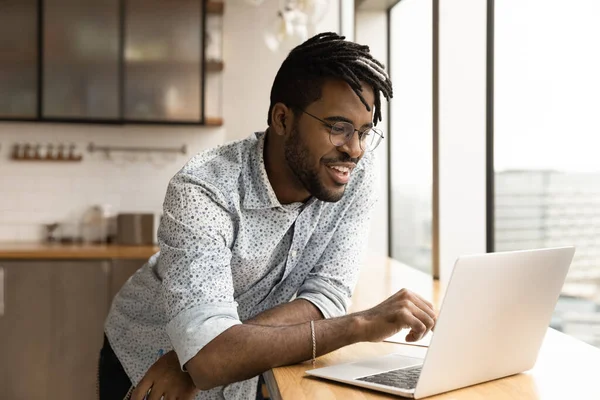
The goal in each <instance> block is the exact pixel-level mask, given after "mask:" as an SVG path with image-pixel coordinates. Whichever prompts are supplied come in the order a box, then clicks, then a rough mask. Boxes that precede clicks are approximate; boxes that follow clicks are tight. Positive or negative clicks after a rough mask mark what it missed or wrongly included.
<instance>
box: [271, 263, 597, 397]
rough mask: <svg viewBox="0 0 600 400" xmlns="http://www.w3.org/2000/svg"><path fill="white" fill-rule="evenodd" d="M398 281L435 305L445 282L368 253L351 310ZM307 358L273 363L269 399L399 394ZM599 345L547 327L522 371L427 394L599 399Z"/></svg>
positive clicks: (366, 352) (344, 355) (378, 351)
mask: <svg viewBox="0 0 600 400" xmlns="http://www.w3.org/2000/svg"><path fill="white" fill-rule="evenodd" d="M402 287H407V288H410V289H411V290H413V291H415V292H417V293H419V294H421V295H422V296H424V297H426V298H428V299H430V300H432V302H433V304H434V306H435V307H439V306H440V304H441V301H442V298H443V295H444V291H445V288H444V287H443V285H442V284H440V283H439V282H437V281H434V280H433V279H431V276H429V275H426V274H424V273H422V272H420V271H417V270H415V269H412V268H410V267H407V266H405V265H403V264H401V263H399V262H397V261H394V260H391V259H386V258H376V257H371V258H370V259H369V260H368V262H367V263H365V266H364V267H363V269H362V271H361V276H360V279H359V281H358V285H357V286H356V290H355V292H354V296H353V298H352V307H351V308H350V311H351V312H354V311H360V310H364V309H366V308H369V307H372V306H374V305H376V304H378V303H379V302H381V301H382V300H384V299H386V298H387V297H388V296H390V295H391V294H393V293H395V292H396V291H397V290H399V289H400V288H402ZM425 352H426V348H424V347H417V346H408V345H403V344H397V343H389V342H383V343H357V344H353V345H351V346H347V347H343V348H341V349H339V350H336V351H334V352H332V353H329V354H326V355H324V356H321V357H319V358H317V363H316V367H317V368H320V367H326V366H330V365H334V364H339V363H344V362H351V361H358V360H364V359H366V358H370V357H374V356H378V355H384V354H389V353H402V354H405V355H411V356H416V357H423V356H424V355H425ZM311 368H312V366H311V364H310V362H306V363H301V364H296V365H290V366H285V367H280V368H275V369H273V370H271V371H267V372H266V373H265V374H264V377H265V379H266V381H267V385H268V386H269V391H270V393H271V398H272V399H273V400H287V399H292V400H309V399H319V400H337V399H343V400H351V399H356V400H367V399H390V400H391V399H402V398H401V397H398V396H393V395H390V394H386V393H383V392H376V391H373V390H369V389H363V388H359V387H357V386H351V385H344V384H341V383H340V384H338V383H335V382H332V381H327V380H324V379H318V378H312V377H309V376H308V375H307V374H306V373H305V371H306V370H308V369H311ZM598 371H600V349H597V348H595V347H592V346H590V345H588V344H586V343H583V342H581V341H579V340H577V339H574V338H572V337H570V336H567V335H565V334H563V333H560V332H557V331H555V330H553V329H548V332H547V334H546V337H545V339H544V342H543V344H542V348H541V350H540V353H539V356H538V359H537V363H536V365H535V367H534V368H533V369H531V370H530V371H527V372H525V373H521V374H517V375H514V376H510V377H507V378H504V379H498V380H495V381H491V382H487V383H482V384H479V385H475V386H471V387H467V388H463V389H459V390H455V391H452V392H448V393H444V394H440V395H437V396H433V397H429V398H428V399H432V400H433V399H436V400H437V399H439V400H442V399H444V400H491V399H519V400H525V399H531V400H545V399H600V384H598V376H600V375H599V372H598Z"/></svg>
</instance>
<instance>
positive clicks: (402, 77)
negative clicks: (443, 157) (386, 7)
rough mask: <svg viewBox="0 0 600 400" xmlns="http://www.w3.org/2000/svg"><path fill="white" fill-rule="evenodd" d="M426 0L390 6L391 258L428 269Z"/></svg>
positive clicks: (429, 125) (429, 136)
mask: <svg viewBox="0 0 600 400" xmlns="http://www.w3.org/2000/svg"><path fill="white" fill-rule="evenodd" d="M432 7H433V6H432V1H423V0H402V1H400V2H399V3H398V4H396V5H395V6H394V7H393V8H392V9H391V10H390V24H389V29H390V77H391V79H392V82H393V83H394V98H393V99H392V100H391V103H390V111H391V115H390V132H389V135H388V137H389V140H390V159H389V163H390V212H391V215H390V233H391V235H390V247H391V257H393V258H395V259H397V260H399V261H401V262H403V263H405V264H408V265H410V266H412V267H415V268H418V269H420V270H423V271H426V272H429V273H431V269H432V247H431V246H432V215H433V214H432V164H433V153H432V146H433V144H432V135H433V125H432V107H433V99H432V65H433V64H432V62H433V60H432V32H433V25H432Z"/></svg>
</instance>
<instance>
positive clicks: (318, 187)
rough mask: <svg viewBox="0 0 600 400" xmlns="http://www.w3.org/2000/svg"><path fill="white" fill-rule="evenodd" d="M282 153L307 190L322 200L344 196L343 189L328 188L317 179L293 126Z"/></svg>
mask: <svg viewBox="0 0 600 400" xmlns="http://www.w3.org/2000/svg"><path fill="white" fill-rule="evenodd" d="M284 154H285V159H286V161H287V164H288V166H289V167H290V169H291V170H292V172H293V173H294V175H295V176H296V178H298V180H299V181H300V183H302V186H304V188H305V189H306V190H308V192H309V193H310V194H311V195H313V196H314V197H316V198H317V199H319V200H322V201H328V202H332V203H335V202H336V201H339V200H340V199H341V198H342V196H344V191H345V188H344V189H343V190H338V191H333V190H329V189H328V188H327V187H325V185H324V184H323V182H322V181H321V180H320V179H319V175H318V171H315V170H312V169H311V166H310V157H309V153H308V149H307V148H306V147H305V146H304V144H303V143H302V140H301V139H300V132H299V131H298V128H297V127H296V126H294V128H293V129H292V132H291V134H290V137H289V139H287V140H286V142H285V145H284Z"/></svg>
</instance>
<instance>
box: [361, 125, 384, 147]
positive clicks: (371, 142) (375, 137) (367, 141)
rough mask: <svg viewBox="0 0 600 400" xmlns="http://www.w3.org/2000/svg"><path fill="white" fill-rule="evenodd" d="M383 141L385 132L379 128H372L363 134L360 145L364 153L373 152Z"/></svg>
mask: <svg viewBox="0 0 600 400" xmlns="http://www.w3.org/2000/svg"><path fill="white" fill-rule="evenodd" d="M381 139H383V132H381V131H380V130H379V129H377V128H371V129H368V130H366V131H364V132H363V134H362V136H361V141H360V145H361V148H362V149H363V150H364V151H373V150H375V148H376V147H377V146H378V145H379V143H380V142H381Z"/></svg>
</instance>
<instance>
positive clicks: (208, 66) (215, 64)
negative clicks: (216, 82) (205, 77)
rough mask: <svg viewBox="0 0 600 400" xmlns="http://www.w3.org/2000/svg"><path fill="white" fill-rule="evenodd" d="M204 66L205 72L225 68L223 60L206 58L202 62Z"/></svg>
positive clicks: (218, 70)
mask: <svg viewBox="0 0 600 400" xmlns="http://www.w3.org/2000/svg"><path fill="white" fill-rule="evenodd" d="M204 68H205V70H206V71H207V72H220V71H223V69H224V68H225V64H224V63H223V61H217V60H207V61H206V63H205V64H204Z"/></svg>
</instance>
